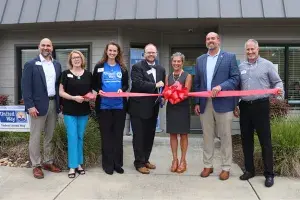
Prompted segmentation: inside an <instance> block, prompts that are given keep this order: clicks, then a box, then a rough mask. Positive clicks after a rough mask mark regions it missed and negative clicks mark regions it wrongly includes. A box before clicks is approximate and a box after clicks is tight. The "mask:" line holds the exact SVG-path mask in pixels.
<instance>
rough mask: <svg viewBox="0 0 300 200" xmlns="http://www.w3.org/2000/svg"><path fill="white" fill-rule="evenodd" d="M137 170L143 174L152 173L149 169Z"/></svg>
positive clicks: (141, 168)
mask: <svg viewBox="0 0 300 200" xmlns="http://www.w3.org/2000/svg"><path fill="white" fill-rule="evenodd" d="M136 170H137V171H138V172H140V173H142V174H150V171H149V169H148V168H147V167H140V168H137V169H136Z"/></svg>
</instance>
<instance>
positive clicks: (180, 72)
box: [173, 70, 183, 82]
mask: <svg viewBox="0 0 300 200" xmlns="http://www.w3.org/2000/svg"><path fill="white" fill-rule="evenodd" d="M182 72H183V70H181V71H180V73H179V74H178V77H177V78H176V79H175V73H174V72H173V80H174V82H176V81H178V80H179V78H180V76H181V74H182Z"/></svg>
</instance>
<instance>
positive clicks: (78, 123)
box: [64, 115, 88, 168]
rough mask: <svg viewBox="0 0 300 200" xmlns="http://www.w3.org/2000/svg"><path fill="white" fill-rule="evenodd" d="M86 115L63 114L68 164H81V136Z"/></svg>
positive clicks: (85, 122) (75, 166) (71, 165)
mask: <svg viewBox="0 0 300 200" xmlns="http://www.w3.org/2000/svg"><path fill="white" fill-rule="evenodd" d="M87 121H88V115H85V116H71V115H64V122H65V125H66V129H67V136H68V166H69V168H77V167H78V165H81V164H83V138H84V132H85V127H86V124H87Z"/></svg>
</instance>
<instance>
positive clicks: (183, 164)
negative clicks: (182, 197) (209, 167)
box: [176, 161, 187, 173]
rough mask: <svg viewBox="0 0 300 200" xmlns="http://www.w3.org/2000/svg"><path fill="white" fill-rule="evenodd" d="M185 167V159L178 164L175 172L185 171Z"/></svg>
mask: <svg viewBox="0 0 300 200" xmlns="http://www.w3.org/2000/svg"><path fill="white" fill-rule="evenodd" d="M186 168H187V164H186V161H182V162H181V163H180V165H179V166H178V168H177V171H176V172H177V173H183V172H185V171H186Z"/></svg>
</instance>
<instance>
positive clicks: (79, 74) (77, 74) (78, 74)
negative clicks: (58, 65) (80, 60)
mask: <svg viewBox="0 0 300 200" xmlns="http://www.w3.org/2000/svg"><path fill="white" fill-rule="evenodd" d="M71 72H72V73H73V74H74V75H75V76H76V77H77V79H78V80H80V77H81V76H82V74H83V72H84V70H82V71H81V72H75V71H71Z"/></svg>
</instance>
